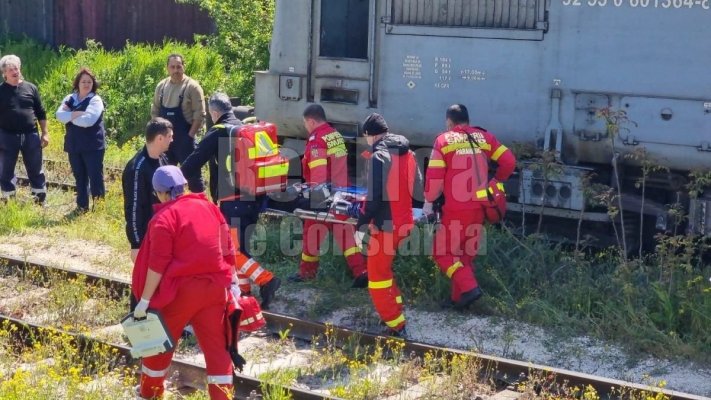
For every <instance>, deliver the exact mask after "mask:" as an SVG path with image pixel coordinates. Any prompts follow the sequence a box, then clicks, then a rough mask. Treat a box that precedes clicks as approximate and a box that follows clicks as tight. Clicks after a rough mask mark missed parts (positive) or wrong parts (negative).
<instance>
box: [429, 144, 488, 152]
mask: <svg viewBox="0 0 711 400" xmlns="http://www.w3.org/2000/svg"><path fill="white" fill-rule="evenodd" d="M471 148H472V145H471V144H469V142H461V143H452V144H448V145H446V146H444V147H442V150H441V151H442V154H448V153H451V152H453V151H456V150H461V149H471ZM474 149H480V150H490V149H491V145H490V144H489V143H478V142H474Z"/></svg>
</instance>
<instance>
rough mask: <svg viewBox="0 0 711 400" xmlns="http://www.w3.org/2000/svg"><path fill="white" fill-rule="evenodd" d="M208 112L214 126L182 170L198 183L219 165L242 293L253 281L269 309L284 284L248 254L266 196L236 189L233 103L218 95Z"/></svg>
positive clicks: (221, 199)
mask: <svg viewBox="0 0 711 400" xmlns="http://www.w3.org/2000/svg"><path fill="white" fill-rule="evenodd" d="M208 111H209V113H210V118H212V120H213V121H215V125H213V126H212V128H210V130H209V131H208V132H207V134H206V135H205V137H204V138H203V139H202V140H201V141H200V143H198V145H197V148H196V149H195V151H193V152H192V154H190V155H189V156H188V157H187V158H186V159H185V161H184V162H183V164H182V165H181V169H182V171H183V173H184V174H185V176H186V177H188V181H190V178H195V179H198V178H199V177H200V170H201V169H202V167H203V165H205V164H206V163H207V162H208V161H210V160H213V161H214V162H215V163H216V164H217V168H218V173H217V180H218V183H217V198H216V199H215V200H217V201H219V204H220V211H222V215H224V217H225V219H226V220H227V223H228V224H230V226H232V235H233V238H235V239H237V240H235V245H236V246H237V245H239V248H238V251H237V252H236V254H237V255H236V259H237V260H236V262H237V272H238V275H239V283H240V289H241V290H242V294H244V295H249V294H250V293H251V285H250V281H252V282H254V283H256V284H257V285H258V286H259V294H260V296H261V297H262V304H261V306H262V308H264V309H268V308H269V304H270V303H271V301H272V299H273V298H274V294H275V293H276V291H277V289H279V286H280V285H281V281H280V280H279V278H277V277H275V276H274V275H273V274H272V273H271V272H270V271H268V270H266V269H264V267H262V266H261V265H260V264H259V263H258V262H257V261H256V260H255V259H253V258H252V256H251V255H250V254H249V243H250V237H251V234H252V233H253V232H254V228H255V226H256V224H257V220H258V218H259V212H260V209H261V204H262V202H263V201H264V196H256V197H254V196H252V197H251V198H247V197H246V196H240V192H239V189H238V188H236V187H235V183H234V182H235V181H234V179H233V178H234V176H233V174H234V172H232V171H230V170H229V169H228V167H227V164H228V163H229V160H228V157H230V156H231V152H230V149H229V147H230V141H229V130H228V129H227V128H228V127H229V126H237V127H239V126H241V125H242V121H240V120H239V119H237V117H236V116H235V114H234V113H233V112H232V104H231V103H230V99H229V97H227V95H226V94H224V93H219V92H218V93H215V94H213V95H212V96H210V99H209V100H208Z"/></svg>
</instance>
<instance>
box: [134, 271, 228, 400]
mask: <svg viewBox="0 0 711 400" xmlns="http://www.w3.org/2000/svg"><path fill="white" fill-rule="evenodd" d="M226 305H227V289H226V288H224V287H221V286H219V285H217V284H215V283H213V282H211V281H210V280H209V279H206V278H200V277H195V278H191V279H187V280H185V281H184V282H183V283H182V285H181V286H180V287H179V288H178V293H177V296H176V297H175V300H173V302H171V303H170V304H168V305H167V306H165V307H164V308H163V309H162V310H160V313H161V314H162V316H163V320H164V321H165V324H166V325H167V326H168V330H169V331H170V334H171V336H172V337H173V338H180V335H181V334H182V332H183V328H184V327H185V325H187V324H188V323H190V324H191V325H192V326H193V329H194V330H195V336H196V337H197V341H198V344H199V345H200V349H202V351H203V353H204V354H205V364H207V383H208V392H209V394H210V399H211V400H225V399H232V393H233V387H232V360H231V358H230V354H229V353H228V351H227V340H226V338H225V329H226V324H227V323H228V322H227V321H226V317H225V308H226ZM176 347H177V343H176ZM172 359H173V352H168V353H163V354H158V355H156V356H152V357H146V358H144V359H143V362H142V367H141V385H140V395H141V397H143V398H146V399H152V398H160V397H162V395H163V390H164V389H163V382H164V381H165V378H166V375H167V373H168V368H169V367H170V362H171V360H172Z"/></svg>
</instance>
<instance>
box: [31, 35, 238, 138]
mask: <svg viewBox="0 0 711 400" xmlns="http://www.w3.org/2000/svg"><path fill="white" fill-rule="evenodd" d="M171 53H181V54H183V56H184V57H185V64H186V65H185V70H186V74H188V75H189V76H191V77H192V78H194V79H196V80H198V81H199V82H200V84H201V85H202V87H203V90H204V91H205V93H206V95H209V94H210V93H212V92H213V91H215V90H216V89H218V88H221V87H222V85H223V84H224V83H225V81H226V76H225V73H224V68H223V65H222V57H220V55H219V54H217V52H215V51H213V50H211V49H209V48H207V47H203V46H201V45H193V46H188V45H185V44H181V43H176V42H165V43H163V45H162V46H156V45H146V44H132V43H127V44H126V47H125V48H124V49H123V50H121V51H118V52H114V51H108V50H105V49H104V48H103V47H102V46H101V44H100V43H97V42H94V41H91V40H90V41H87V43H86V49H82V50H73V49H68V48H62V49H60V57H59V58H60V61H59V62H58V63H56V64H55V65H54V68H52V70H51V71H50V72H49V73H48V74H47V77H46V79H44V81H42V82H41V83H40V85H39V86H40V91H41V92H42V96H43V101H44V102H45V107H46V108H47V110H48V111H50V110H51V111H52V112H54V110H56V109H57V107H58V106H59V102H60V101H61V100H62V98H63V97H64V96H66V95H67V94H68V93H70V92H71V87H72V80H73V78H74V75H75V74H76V73H77V71H78V70H79V68H81V67H82V66H86V67H89V68H90V69H92V70H93V71H94V73H95V74H96V76H97V78H98V79H99V80H100V82H101V88H100V89H99V94H100V95H101V98H102V99H103V100H104V102H105V104H106V112H105V114H104V119H105V123H106V128H107V133H108V136H109V138H110V139H111V140H112V141H115V142H116V143H118V144H119V145H122V144H124V143H125V142H127V141H128V140H129V139H131V138H132V137H135V136H138V135H141V134H143V130H144V128H145V124H146V122H147V121H148V119H149V118H150V105H151V102H152V100H153V93H154V91H155V87H156V84H157V83H158V82H159V81H160V80H161V79H163V78H164V77H166V76H167V74H166V70H165V64H166V59H167V57H168V55H169V54H171Z"/></svg>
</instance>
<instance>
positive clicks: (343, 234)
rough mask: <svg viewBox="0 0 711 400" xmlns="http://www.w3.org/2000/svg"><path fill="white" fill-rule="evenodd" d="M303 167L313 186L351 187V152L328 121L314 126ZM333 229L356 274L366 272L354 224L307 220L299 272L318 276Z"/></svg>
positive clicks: (306, 277) (306, 276)
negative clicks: (322, 252)
mask: <svg viewBox="0 0 711 400" xmlns="http://www.w3.org/2000/svg"><path fill="white" fill-rule="evenodd" d="M301 168H302V171H303V175H304V180H305V181H306V183H308V184H310V185H319V184H322V183H330V184H331V186H332V187H346V186H348V152H347V150H346V145H345V143H344V142H343V137H342V136H341V134H340V133H339V132H338V131H336V130H335V129H333V127H332V126H331V125H329V124H328V123H324V124H322V125H320V126H318V127H317V128H316V129H314V130H313V132H311V135H309V139H308V141H307V142H306V149H305V150H304V158H303V160H302V161H301ZM329 231H331V233H332V234H333V237H334V239H335V240H336V243H338V245H339V246H340V247H341V250H343V255H344V256H345V257H346V262H347V263H348V268H349V269H350V270H351V273H352V274H353V277H358V276H360V275H361V274H363V273H365V271H366V266H365V260H364V257H363V255H362V254H361V252H360V248H359V247H358V246H357V245H356V243H355V239H354V238H353V235H354V234H355V229H354V228H353V226H352V225H348V224H332V223H326V222H318V221H312V220H307V221H304V235H303V237H304V240H303V247H302V252H301V263H300V264H299V275H300V276H301V277H302V278H305V279H312V278H314V277H315V276H316V273H317V272H318V262H319V250H320V247H321V243H322V242H323V239H324V238H325V237H326V233H328V232H329Z"/></svg>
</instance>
